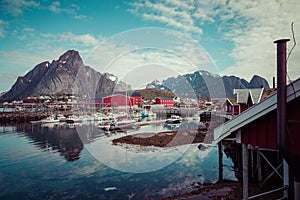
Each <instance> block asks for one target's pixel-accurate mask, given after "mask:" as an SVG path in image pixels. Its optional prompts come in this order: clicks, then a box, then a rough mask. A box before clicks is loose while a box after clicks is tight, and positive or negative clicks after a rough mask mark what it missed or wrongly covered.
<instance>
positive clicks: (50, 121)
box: [41, 115, 59, 123]
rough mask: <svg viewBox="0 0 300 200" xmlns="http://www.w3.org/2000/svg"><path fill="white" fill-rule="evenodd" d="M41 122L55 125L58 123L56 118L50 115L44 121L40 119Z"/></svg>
mask: <svg viewBox="0 0 300 200" xmlns="http://www.w3.org/2000/svg"><path fill="white" fill-rule="evenodd" d="M41 122H42V123H57V122H59V119H57V117H55V116H52V115H51V116H49V117H47V118H45V119H42V120H41Z"/></svg>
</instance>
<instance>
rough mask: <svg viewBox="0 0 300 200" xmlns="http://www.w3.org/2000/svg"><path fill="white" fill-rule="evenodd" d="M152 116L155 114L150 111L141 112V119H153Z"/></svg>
mask: <svg viewBox="0 0 300 200" xmlns="http://www.w3.org/2000/svg"><path fill="white" fill-rule="evenodd" d="M154 116H156V114H155V113H154V112H152V111H151V110H144V111H143V112H142V117H154Z"/></svg>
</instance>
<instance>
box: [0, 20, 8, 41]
mask: <svg viewBox="0 0 300 200" xmlns="http://www.w3.org/2000/svg"><path fill="white" fill-rule="evenodd" d="M6 25H7V22H5V21H3V20H1V19H0V38H4V37H5V27H6Z"/></svg>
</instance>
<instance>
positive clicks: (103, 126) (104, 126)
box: [98, 122, 111, 131]
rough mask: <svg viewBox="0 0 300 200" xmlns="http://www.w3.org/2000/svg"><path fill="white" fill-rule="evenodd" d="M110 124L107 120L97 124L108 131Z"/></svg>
mask: <svg viewBox="0 0 300 200" xmlns="http://www.w3.org/2000/svg"><path fill="white" fill-rule="evenodd" d="M110 126H111V124H110V123H109V122H103V123H100V124H99V125H98V128H100V129H102V130H105V131H109V129H110Z"/></svg>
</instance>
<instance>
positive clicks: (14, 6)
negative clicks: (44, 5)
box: [2, 0, 40, 16]
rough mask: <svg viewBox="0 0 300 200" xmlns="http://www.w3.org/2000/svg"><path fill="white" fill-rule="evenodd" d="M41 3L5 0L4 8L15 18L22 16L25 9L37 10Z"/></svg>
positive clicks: (3, 2)
mask: <svg viewBox="0 0 300 200" xmlns="http://www.w3.org/2000/svg"><path fill="white" fill-rule="evenodd" d="M39 6H40V3H39V2H37V1H33V0H3V1H2V7H3V8H4V10H5V11H6V12H9V13H10V14H12V15H14V16H18V15H22V14H23V11H24V10H25V9H31V8H37V7H39Z"/></svg>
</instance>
